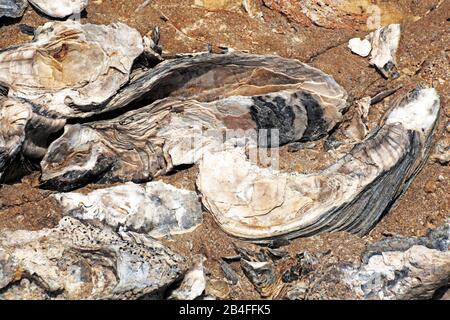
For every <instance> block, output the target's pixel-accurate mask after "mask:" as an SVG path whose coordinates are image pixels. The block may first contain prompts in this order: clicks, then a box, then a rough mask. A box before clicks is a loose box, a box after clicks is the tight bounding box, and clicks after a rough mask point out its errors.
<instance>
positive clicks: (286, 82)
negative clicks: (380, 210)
mask: <svg viewBox="0 0 450 320" xmlns="http://www.w3.org/2000/svg"><path fill="white" fill-rule="evenodd" d="M346 98H347V93H346V92H345V90H344V89H343V88H342V87H340V86H339V85H338V84H337V83H336V82H335V81H334V80H333V78H331V77H330V76H328V75H326V74H324V73H323V72H321V71H320V70H317V69H315V68H312V67H309V66H307V65H305V64H303V63H301V62H299V61H297V60H291V59H283V58H280V57H277V56H260V55H250V54H242V53H229V54H224V55H216V54H199V55H195V56H187V57H181V58H178V59H173V60H168V61H165V62H163V63H161V64H159V65H158V66H156V67H155V68H153V69H151V70H149V71H148V73H147V74H146V75H144V76H142V77H141V78H139V79H137V80H135V81H133V82H132V83H130V84H129V85H128V86H127V87H126V88H124V89H123V90H121V92H120V93H119V94H117V95H116V96H115V97H114V98H113V99H112V100H111V101H110V102H109V103H108V105H107V106H106V109H108V110H114V109H117V108H127V107H128V106H129V104H130V103H132V104H133V106H135V105H136V101H139V100H141V101H140V102H139V103H140V104H144V103H151V104H149V105H147V106H145V107H141V108H139V109H136V110H133V111H130V112H128V113H125V114H123V115H122V116H119V117H117V118H114V119H112V120H105V121H97V122H92V123H87V124H83V125H71V126H66V128H65V132H64V134H63V135H62V136H61V137H60V138H59V139H58V140H56V141H55V142H53V143H52V144H51V146H50V148H49V150H48V152H47V155H46V156H45V158H44V159H43V160H42V162H41V167H42V173H43V174H42V178H41V180H42V182H43V186H44V187H46V188H52V189H57V190H64V189H65V190H68V189H71V188H75V187H78V186H81V185H83V184H85V183H87V182H92V181H97V182H100V183H107V182H113V181H135V182H136V181H148V180H150V179H151V178H153V177H155V176H158V175H162V174H165V173H167V172H169V171H170V170H172V168H173V167H174V166H179V165H186V164H193V163H196V162H197V161H198V160H199V159H200V158H201V156H202V155H203V154H204V153H205V152H206V151H208V150H214V149H217V148H219V149H221V148H223V146H224V144H225V145H226V143H225V142H227V141H228V140H225V141H224V139H223V136H224V135H225V136H226V133H228V132H232V134H231V136H232V135H233V134H236V130H241V133H240V135H239V134H237V137H235V136H232V138H231V139H230V141H232V143H230V144H233V143H237V142H236V141H238V142H239V141H240V142H239V143H241V144H244V145H245V144H246V143H258V144H259V145H261V143H259V142H260V141H263V140H264V137H263V138H261V135H259V136H258V134H257V133H258V132H260V131H259V130H261V129H262V130H266V131H267V130H276V132H277V138H278V139H275V136H269V134H267V133H266V136H265V141H263V142H262V144H265V145H269V146H270V145H271V144H272V143H273V144H275V145H280V144H286V143H289V142H293V141H299V140H314V139H317V138H320V137H321V136H323V135H326V134H327V132H328V131H329V130H331V129H332V128H334V127H335V125H336V124H337V123H338V122H339V121H341V119H342V114H341V112H342V111H343V110H344V109H345V107H346V105H347V103H346ZM142 99H144V100H142ZM157 99H160V100H157ZM154 100H156V101H154ZM249 131H250V132H249ZM252 133H253V135H252ZM275 140H277V141H275Z"/></svg>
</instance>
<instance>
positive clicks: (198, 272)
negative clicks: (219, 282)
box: [169, 255, 206, 300]
mask: <svg viewBox="0 0 450 320" xmlns="http://www.w3.org/2000/svg"><path fill="white" fill-rule="evenodd" d="M205 261H206V258H205V257H204V256H202V255H197V256H195V257H193V261H192V266H191V268H190V269H189V271H188V272H187V273H186V275H185V276H184V279H183V282H182V283H181V285H180V286H179V287H178V288H176V289H175V290H174V291H172V293H171V294H170V296H169V299H173V300H194V299H195V298H198V297H200V296H201V295H202V294H203V292H204V291H205V289H206V274H205V267H204V266H203V263H204V262H205Z"/></svg>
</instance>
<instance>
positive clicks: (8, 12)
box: [0, 0, 28, 18]
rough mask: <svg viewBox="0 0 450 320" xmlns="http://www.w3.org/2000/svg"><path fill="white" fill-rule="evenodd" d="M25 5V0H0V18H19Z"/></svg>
mask: <svg viewBox="0 0 450 320" xmlns="http://www.w3.org/2000/svg"><path fill="white" fill-rule="evenodd" d="M27 6H28V2H27V0H0V18H2V17H8V18H19V17H21V16H23V13H24V12H25V9H26V8H27Z"/></svg>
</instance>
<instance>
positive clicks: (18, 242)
mask: <svg viewBox="0 0 450 320" xmlns="http://www.w3.org/2000/svg"><path fill="white" fill-rule="evenodd" d="M0 270H1V271H2V272H0V288H1V289H2V290H1V293H0V298H2V299H17V298H20V299H23V298H24V297H27V298H29V299H52V298H58V299H61V298H64V299H137V298H139V297H142V296H143V295H146V294H152V293H155V292H156V291H157V290H158V289H161V288H164V287H165V286H167V285H169V284H171V283H172V282H174V281H175V280H177V279H178V278H179V277H180V276H181V275H182V274H183V273H184V272H186V271H187V266H186V261H185V259H184V258H183V257H182V256H181V255H179V254H177V253H175V252H173V251H171V250H170V249H168V248H166V247H164V246H163V245H161V244H160V243H158V242H157V241H155V240H153V239H151V238H150V237H145V236H144V235H142V234H135V233H132V232H120V234H118V233H115V232H114V231H112V230H111V229H109V228H107V227H104V226H103V227H98V226H93V225H87V224H83V223H81V222H80V221H79V220H76V219H74V218H71V217H65V218H63V219H62V220H61V221H60V223H59V225H58V226H57V227H56V228H54V229H43V230H40V231H15V232H10V231H4V232H2V233H0ZM19 280H20V281H19Z"/></svg>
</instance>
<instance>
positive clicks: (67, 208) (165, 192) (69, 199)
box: [54, 181, 203, 238]
mask: <svg viewBox="0 0 450 320" xmlns="http://www.w3.org/2000/svg"><path fill="white" fill-rule="evenodd" d="M54 197H55V198H56V199H57V201H58V202H59V204H60V205H61V207H62V208H63V214H65V215H70V216H73V217H75V218H77V219H81V220H97V221H101V222H103V223H106V224H107V225H109V226H111V227H114V228H117V227H119V226H123V227H124V228H125V229H126V230H130V231H134V232H139V233H145V234H148V235H150V236H152V237H155V238H159V237H163V236H167V235H174V234H180V233H186V232H190V231H192V230H194V229H195V228H196V227H198V226H199V225H200V224H201V223H202V221H203V212H202V207H201V204H200V201H199V199H198V196H197V194H196V193H195V192H193V191H188V190H183V189H178V188H175V187H173V186H171V185H168V184H165V183H163V182H159V181H157V182H149V183H147V184H146V185H138V184H134V183H131V182H130V183H126V184H124V185H120V186H115V187H111V188H106V189H99V190H95V191H92V192H90V193H88V194H81V193H75V192H73V193H59V194H55V195H54Z"/></svg>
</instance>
